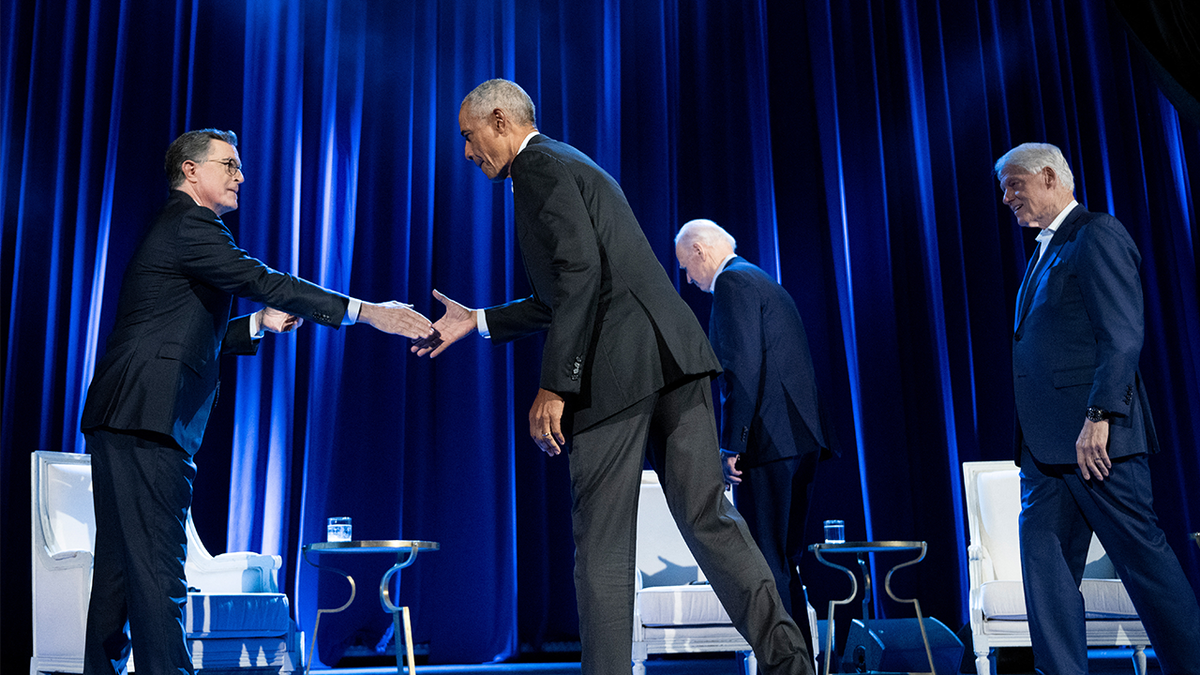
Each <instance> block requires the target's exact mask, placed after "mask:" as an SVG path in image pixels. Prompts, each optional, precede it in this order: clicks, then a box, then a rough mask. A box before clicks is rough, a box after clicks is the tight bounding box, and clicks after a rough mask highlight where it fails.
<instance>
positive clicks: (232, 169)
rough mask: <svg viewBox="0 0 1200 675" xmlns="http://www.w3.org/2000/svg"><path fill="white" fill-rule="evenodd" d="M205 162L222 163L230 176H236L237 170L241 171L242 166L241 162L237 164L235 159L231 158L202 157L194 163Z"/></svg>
mask: <svg viewBox="0 0 1200 675" xmlns="http://www.w3.org/2000/svg"><path fill="white" fill-rule="evenodd" d="M205 162H216V163H217V164H224V165H225V172H226V173H228V174H229V175H230V176H237V175H238V172H239V171H241V170H242V167H243V165H242V164H238V163H237V162H236V161H234V160H232V159H202V160H200V161H199V162H196V163H197V164H203V163H205Z"/></svg>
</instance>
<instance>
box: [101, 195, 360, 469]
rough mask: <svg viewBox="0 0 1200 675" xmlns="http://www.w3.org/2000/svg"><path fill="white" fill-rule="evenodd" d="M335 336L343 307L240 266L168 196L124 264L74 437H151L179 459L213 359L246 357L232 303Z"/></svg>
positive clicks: (244, 322)
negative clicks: (164, 439) (270, 310)
mask: <svg viewBox="0 0 1200 675" xmlns="http://www.w3.org/2000/svg"><path fill="white" fill-rule="evenodd" d="M235 295H236V296H239V297H243V298H248V299H250V300H253V301H255V302H260V303H262V304H264V305H267V306H270V307H274V308H276V309H281V310H283V311H286V312H289V313H291V314H295V315H297V316H301V317H304V318H305V319H308V320H309V321H315V322H317V323H320V324H323V325H326V326H332V327H337V326H339V325H341V321H342V317H344V316H345V314H346V307H347V303H348V301H349V300H348V298H346V296H344V295H340V294H337V293H333V292H331V291H327V290H325V289H323V288H321V287H320V286H316V285H314V284H311V283H309V282H307V281H305V280H303V279H299V278H297V277H294V276H292V275H290V274H284V273H282V272H277V271H275V270H273V269H271V268H270V267H268V266H266V265H265V264H263V263H262V262H260V261H258V260H256V259H254V258H252V257H250V255H249V254H248V253H246V252H245V251H244V250H242V249H240V248H238V246H237V244H236V243H234V240H233V235H232V234H231V233H230V231H229V229H228V228H226V227H225V224H224V223H223V222H222V221H221V219H220V218H218V217H217V214H216V213H214V212H213V211H212V210H210V209H208V208H205V207H203V206H199V205H197V204H196V202H195V201H193V200H192V198H191V197H189V196H188V195H187V194H185V193H183V192H179V191H172V192H171V197H170V199H169V200H168V201H167V203H166V205H165V206H164V207H163V209H162V211H160V212H159V214H158V216H157V218H156V219H155V221H154V223H153V225H151V227H150V230H149V231H148V232H147V233H146V236H145V238H144V239H143V240H142V242H141V244H140V245H139V246H138V249H137V250H136V251H135V252H134V254H133V257H132V258H131V259H130V261H129V267H128V268H127V269H126V271H125V278H124V281H123V282H122V284H121V295H120V298H119V299H118V301H117V319H116V324H115V325H114V327H113V330H112V333H110V334H109V336H108V344H107V349H106V351H105V354H104V358H103V359H101V361H100V364H99V365H98V366H96V373H95V376H94V377H93V378H92V382H91V385H90V386H89V387H88V394H87V402H86V403H85V404H84V409H83V418H82V420H81V424H80V426H81V428H82V429H83V431H88V430H91V429H96V428H100V427H105V428H109V429H115V430H118V431H151V432H155V433H159V434H163V435H165V436H170V437H171V438H173V439H174V440H175V442H176V443H178V444H179V446H180V447H181V448H183V449H184V450H186V451H187V452H188V453H195V452H196V450H197V449H198V448H199V447H200V440H201V438H202V437H203V435H204V427H205V425H206V424H207V423H208V416H209V413H210V411H211V409H212V406H213V404H214V403H215V399H216V394H217V378H218V376H219V374H220V364H219V362H218V357H219V356H220V355H221V354H254V353H255V352H256V351H257V350H258V344H257V343H258V340H252V339H251V338H250V323H249V317H248V316H244V317H240V318H237V319H234V320H232V321H230V318H229V317H230V313H231V311H232V308H233V296H235Z"/></svg>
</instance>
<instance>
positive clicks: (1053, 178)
mask: <svg viewBox="0 0 1200 675" xmlns="http://www.w3.org/2000/svg"><path fill="white" fill-rule="evenodd" d="M1041 177H1042V180H1043V181H1044V182H1045V184H1046V188H1047V189H1049V188H1053V187H1054V185H1055V183H1057V182H1058V174H1057V173H1055V172H1054V169H1052V168H1050V167H1048V166H1044V167H1042V176H1041Z"/></svg>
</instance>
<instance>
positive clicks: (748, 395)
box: [712, 270, 764, 454]
mask: <svg viewBox="0 0 1200 675" xmlns="http://www.w3.org/2000/svg"><path fill="white" fill-rule="evenodd" d="M712 320H713V321H714V322H715V323H716V326H717V329H716V334H715V336H716V337H717V339H716V340H714V341H713V351H715V352H716V353H717V359H719V360H720V361H721V368H722V369H723V370H724V372H723V373H722V375H721V379H720V382H721V447H722V448H723V449H725V450H727V451H729V452H736V453H738V454H742V453H744V452H746V442H747V440H748V438H749V435H750V427H751V425H752V423H753V421H754V418H755V416H756V414H757V413H758V397H759V392H760V391H761V390H762V378H763V375H764V374H763V345H764V340H763V325H762V311H761V302H760V301H759V297H758V293H757V292H756V291H755V289H754V286H753V285H752V284H750V283H749V282H747V280H746V279H745V278H744V277H742V275H740V274H738V273H737V271H736V270H726V271H724V272H722V273H721V275H720V276H718V277H717V287H716V288H715V289H714V292H713V316H712Z"/></svg>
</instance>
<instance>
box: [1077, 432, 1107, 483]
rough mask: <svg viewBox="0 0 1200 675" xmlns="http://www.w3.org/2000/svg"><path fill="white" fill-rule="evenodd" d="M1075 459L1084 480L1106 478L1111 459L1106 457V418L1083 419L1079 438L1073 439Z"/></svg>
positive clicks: (1101, 479)
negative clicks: (1096, 420)
mask: <svg viewBox="0 0 1200 675" xmlns="http://www.w3.org/2000/svg"><path fill="white" fill-rule="evenodd" d="M1075 459H1076V462H1077V463H1078V464H1079V470H1080V471H1081V472H1083V479H1084V480H1091V479H1092V478H1095V479H1096V480H1099V481H1103V480H1104V479H1105V478H1108V470H1109V469H1111V468H1112V460H1110V459H1109V458H1108V420H1101V421H1099V422H1093V421H1091V420H1084V422H1083V430H1082V431H1080V432H1079V440H1077V441H1075Z"/></svg>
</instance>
